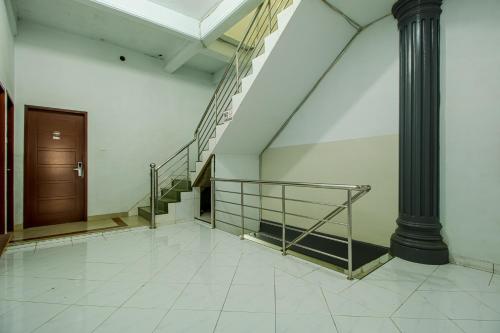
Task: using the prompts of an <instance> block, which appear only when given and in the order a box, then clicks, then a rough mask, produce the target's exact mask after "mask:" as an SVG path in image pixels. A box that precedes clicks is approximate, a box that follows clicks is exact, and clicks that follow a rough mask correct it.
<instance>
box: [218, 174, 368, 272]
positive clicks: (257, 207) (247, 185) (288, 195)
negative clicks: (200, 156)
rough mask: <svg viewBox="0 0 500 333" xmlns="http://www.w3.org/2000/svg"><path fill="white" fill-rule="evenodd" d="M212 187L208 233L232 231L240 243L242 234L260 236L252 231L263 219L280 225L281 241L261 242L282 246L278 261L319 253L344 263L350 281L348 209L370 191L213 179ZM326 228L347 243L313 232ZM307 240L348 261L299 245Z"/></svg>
mask: <svg viewBox="0 0 500 333" xmlns="http://www.w3.org/2000/svg"><path fill="white" fill-rule="evenodd" d="M211 182H212V198H211V200H212V203H213V205H214V206H213V212H212V221H211V223H212V227H215V224H216V223H219V222H221V223H224V224H226V225H230V226H232V227H233V228H236V227H238V228H240V237H241V239H245V237H246V234H248V233H258V232H259V230H258V229H256V228H258V226H259V225H260V223H261V222H262V221H263V218H262V216H264V219H266V220H268V221H271V220H275V223H279V224H281V237H274V236H271V235H266V237H269V238H271V239H275V240H278V241H280V242H281V252H282V254H283V255H287V251H288V250H289V249H291V248H292V247H296V248H301V249H304V250H307V251H312V252H315V253H319V254H321V255H323V256H328V257H331V258H334V259H336V260H339V261H343V262H345V263H347V271H346V274H347V278H348V279H350V280H351V279H352V278H353V267H352V262H353V254H352V226H353V213H352V212H353V208H352V207H353V204H354V203H355V202H356V201H358V200H359V199H361V197H363V196H364V195H365V194H366V193H368V192H369V191H370V190H371V187H370V186H369V185H339V184H318V183H298V182H281V181H264V180H243V179H222V178H212V179H211ZM263 187H265V191H263ZM301 190H302V192H301ZM314 191H316V192H314ZM333 192H334V193H333ZM339 192H340V193H339ZM315 197H319V198H320V199H318V200H311V198H314V199H316V198H315ZM263 202H264V204H263ZM331 209H333V210H331ZM298 211H300V213H298ZM322 211H328V213H327V214H326V215H324V216H323V217H321V216H319V217H318V216H317V215H319V214H321V212H322ZM342 212H346V216H345V217H343V218H341V219H335V220H334V218H335V217H337V216H339V215H340V214H341V213H342ZM323 214H324V213H323ZM314 215H316V216H314ZM290 220H293V221H290ZM310 222H312V223H313V225H312V226H310V227H308V228H307V229H303V228H299V227H297V224H300V225H302V224H307V223H310ZM249 223H256V228H252V227H251V226H248V224H249ZM238 224H239V226H238ZM290 224H291V225H290ZM326 224H329V225H331V226H335V227H337V226H338V227H340V228H345V235H346V237H345V238H340V237H333V236H332V237H330V236H329V235H328V234H325V233H318V232H317V231H318V229H319V228H321V227H322V226H324V225H326ZM287 230H293V231H295V232H297V231H298V232H300V235H299V236H298V237H295V238H294V239H292V240H288V239H287V237H286V236H287ZM309 235H314V236H317V237H321V238H323V239H328V240H331V241H332V242H338V243H342V244H345V246H346V250H347V251H346V253H347V255H346V256H345V257H342V256H340V255H335V254H332V253H327V252H324V251H320V250H317V249H314V248H311V247H310V246H305V245H303V244H300V242H301V241H302V240H304V239H305V238H306V237H307V236H309Z"/></svg>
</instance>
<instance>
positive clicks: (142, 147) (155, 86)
mask: <svg viewBox="0 0 500 333" xmlns="http://www.w3.org/2000/svg"><path fill="white" fill-rule="evenodd" d="M15 52H16V90H17V91H16V92H17V93H16V106H17V111H16V119H15V120H16V149H15V154H16V161H15V162H16V175H17V176H16V222H17V223H22V198H23V188H22V174H23V149H24V148H23V132H24V129H23V126H24V110H23V108H24V105H37V106H46V107H55V108H62V109H73V110H81V111H87V112H88V127H89V128H88V160H89V165H88V177H89V178H88V186H89V195H88V214H89V216H93V215H100V214H107V213H114V212H126V211H128V210H129V209H130V208H131V207H132V206H133V205H134V203H135V202H136V201H138V200H139V199H141V198H142V197H143V196H144V195H145V194H146V192H147V188H148V185H147V184H148V166H149V163H150V162H159V161H162V160H164V159H166V158H168V157H169V155H170V154H172V153H174V152H175V151H176V150H177V149H178V148H179V147H180V146H182V145H183V144H185V143H186V142H187V141H188V140H189V139H191V138H192V136H193V131H194V128H195V127H196V125H197V122H198V121H199V119H200V117H201V114H202V112H203V111H204V109H205V107H206V104H207V102H208V100H209V98H210V96H211V94H212V91H213V89H214V87H213V85H212V83H211V77H210V76H209V75H202V74H200V73H198V72H193V71H186V70H184V71H182V70H181V71H179V73H177V74H176V75H169V74H166V73H165V72H164V71H163V64H162V62H161V61H158V60H156V59H154V58H149V57H147V56H144V55H142V54H138V53H135V52H133V51H130V50H126V49H122V48H119V47H116V46H113V45H110V44H107V43H105V42H100V41H95V40H90V39H86V38H82V37H78V36H75V35H70V34H66V33H62V32H58V31H55V30H51V29H48V28H45V27H42V26H38V25H33V24H29V23H22V24H20V26H19V36H18V37H17V39H16V47H15ZM120 55H124V56H126V58H127V61H126V62H120V60H119V59H118V58H119V56H120Z"/></svg>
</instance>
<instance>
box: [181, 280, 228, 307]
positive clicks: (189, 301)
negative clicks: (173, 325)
mask: <svg viewBox="0 0 500 333" xmlns="http://www.w3.org/2000/svg"><path fill="white" fill-rule="evenodd" d="M228 289H229V285H220V284H189V285H188V286H187V287H186V289H184V291H183V292H182V294H181V295H180V296H179V298H178V299H177V301H176V302H175V304H174V309H189V310H222V306H223V304H224V300H225V299H226V295H227V291H228Z"/></svg>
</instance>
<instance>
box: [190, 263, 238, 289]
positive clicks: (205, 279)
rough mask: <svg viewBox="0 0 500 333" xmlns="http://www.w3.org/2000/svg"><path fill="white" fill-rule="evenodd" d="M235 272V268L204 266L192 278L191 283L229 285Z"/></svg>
mask: <svg viewBox="0 0 500 333" xmlns="http://www.w3.org/2000/svg"><path fill="white" fill-rule="evenodd" d="M235 271H236V266H212V265H210V264H208V265H204V266H202V267H201V268H200V270H199V271H198V272H197V273H196V274H195V275H194V276H193V279H192V280H191V283H210V284H230V283H231V281H232V280H233V277H234V272H235Z"/></svg>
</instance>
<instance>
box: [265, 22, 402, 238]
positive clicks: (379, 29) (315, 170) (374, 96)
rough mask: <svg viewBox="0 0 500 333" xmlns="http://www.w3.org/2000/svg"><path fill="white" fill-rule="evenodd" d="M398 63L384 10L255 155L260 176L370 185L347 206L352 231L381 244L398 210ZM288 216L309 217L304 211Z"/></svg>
mask: <svg viewBox="0 0 500 333" xmlns="http://www.w3.org/2000/svg"><path fill="white" fill-rule="evenodd" d="M330 61H333V58H331V60H330ZM398 71H399V60H398V31H397V26H396V23H395V21H394V19H393V18H392V17H388V18H385V19H383V20H381V21H380V22H377V23H375V24H374V25H372V26H371V27H369V28H368V29H366V30H365V31H363V32H362V33H361V34H360V35H358V37H356V39H355V40H354V42H353V43H352V44H351V46H350V47H349V48H348V49H347V51H346V53H345V54H344V56H343V57H342V58H341V59H340V61H339V62H338V63H337V64H336V65H335V66H334V67H333V68H332V70H331V71H330V72H329V73H328V74H327V75H326V77H325V78H324V79H323V81H322V82H321V83H320V84H319V86H318V87H317V89H316V90H315V91H314V92H313V93H312V95H311V96H310V98H309V99H308V100H307V101H306V102H305V104H304V105H303V106H302V108H301V109H300V110H299V111H298V112H297V113H296V114H295V116H294V117H293V118H292V120H291V121H290V123H289V124H288V126H287V127H286V128H285V129H284V131H283V132H282V133H281V134H280V135H279V136H278V138H277V139H276V141H275V142H274V143H273V144H272V145H271V148H270V149H268V150H267V151H266V152H265V153H264V154H263V155H262V177H263V178H266V179H271V180H276V179H280V180H287V181H299V182H300V181H303V182H313V183H314V182H317V183H333V184H356V185H371V186H372V191H371V192H370V193H368V194H367V195H366V196H365V197H363V198H362V199H361V200H360V201H359V202H358V203H356V204H355V206H354V227H353V235H354V238H355V239H357V240H361V241H365V242H370V243H373V244H378V245H382V246H389V240H390V236H391V234H392V233H393V232H394V229H395V226H396V222H395V221H396V218H397V207H398V203H397V200H398V199H397V196H398V190H397V183H398V162H397V160H398V100H399V99H398ZM310 195H316V196H317V200H318V201H327V202H330V203H335V204H339V203H342V202H343V201H344V200H345V193H343V194H342V196H340V195H341V194H340V193H337V192H335V191H332V192H329V193H328V194H326V193H325V191H320V190H318V191H317V192H315V193H312V194H310ZM300 198H301V199H307V198H306V197H300ZM333 200H337V201H333ZM301 209H302V210H303V213H304V214H305V215H308V216H312V217H315V218H318V219H320V218H322V217H323V216H324V215H326V214H327V213H328V212H323V211H322V209H324V207H318V206H313V205H309V206H305V205H304V207H302V208H301ZM278 218H279V217H278ZM344 218H345V216H340V217H338V219H344ZM275 220H276V219H275ZM290 223H291V224H295V225H297V226H299V227H302V228H308V227H310V226H311V225H312V222H311V221H309V220H305V219H302V220H300V219H296V221H292V219H290ZM320 231H322V232H326V233H331V234H335V235H339V236H344V235H345V228H341V229H339V228H338V226H335V225H331V224H327V225H325V226H324V227H322V228H321V229H320Z"/></svg>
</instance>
